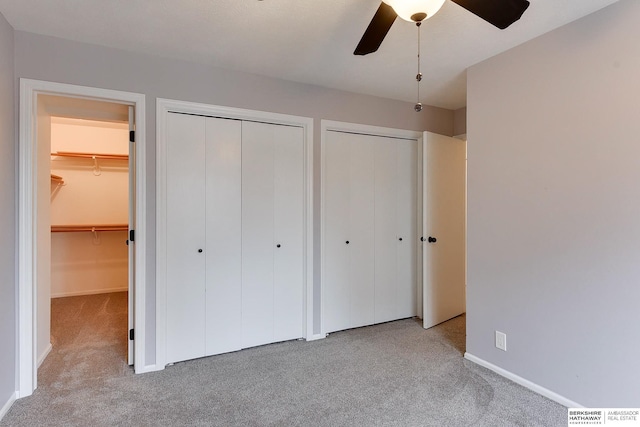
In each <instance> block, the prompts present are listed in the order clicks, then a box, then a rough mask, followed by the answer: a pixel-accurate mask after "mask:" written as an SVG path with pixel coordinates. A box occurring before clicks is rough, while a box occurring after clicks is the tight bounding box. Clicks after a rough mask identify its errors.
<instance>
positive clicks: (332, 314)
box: [322, 132, 351, 332]
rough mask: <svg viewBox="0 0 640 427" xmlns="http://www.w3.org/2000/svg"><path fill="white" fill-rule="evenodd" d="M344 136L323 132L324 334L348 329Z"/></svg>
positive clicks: (347, 173) (347, 148) (347, 191)
mask: <svg viewBox="0 0 640 427" xmlns="http://www.w3.org/2000/svg"><path fill="white" fill-rule="evenodd" d="M348 136H349V135H348V134H345V133H340V132H327V138H326V142H325V145H324V153H323V154H324V169H323V171H322V172H323V184H324V185H323V192H324V195H323V198H324V204H323V207H322V209H323V211H322V213H323V236H322V242H323V254H322V262H323V278H322V283H323V287H322V311H323V312H322V322H323V330H324V331H325V332H333V331H340V330H343V329H348V328H350V327H351V321H350V308H349V307H350V295H351V290H350V284H349V249H350V248H349V245H348V244H347V243H346V242H347V241H348V239H349V204H350V203H349V194H350V189H349V185H348V184H347V183H348V182H349V181H350V179H351V178H350V177H351V173H350V164H351V154H350V153H351V149H350V146H349V143H348V139H347V138H348Z"/></svg>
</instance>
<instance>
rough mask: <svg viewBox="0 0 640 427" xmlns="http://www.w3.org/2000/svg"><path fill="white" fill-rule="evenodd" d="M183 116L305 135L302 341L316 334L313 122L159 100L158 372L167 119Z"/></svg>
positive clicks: (162, 344)
mask: <svg viewBox="0 0 640 427" xmlns="http://www.w3.org/2000/svg"><path fill="white" fill-rule="evenodd" d="M170 112H172V113H183V114H193V115H200V116H207V117H217V118H225V119H235V120H246V121H255V122H262V123H270V124H279V125H287V126H297V127H301V128H302V129H303V134H304V155H303V156H304V160H303V162H304V165H303V166H304V172H303V173H304V179H305V182H304V199H305V200H304V230H303V234H304V237H303V238H304V243H303V247H304V254H303V264H304V265H303V268H304V285H303V287H304V289H303V295H304V296H303V300H304V301H303V323H304V325H303V338H305V339H306V340H311V339H315V338H317V337H314V335H313V119H312V118H308V117H300V116H293V115H288V114H279V113H269V112H264V111H255V110H246V109H241V108H233V107H223V106H217V105H209V104H201V103H195V102H187V101H178V100H173V99H165V98H158V99H157V100H156V141H157V143H156V307H155V308H156V348H155V351H156V369H158V370H161V369H164V367H165V363H166V322H167V319H166V304H167V300H166V298H167V283H166V277H165V274H164V271H162V267H164V266H165V265H166V259H167V235H166V227H167V205H166V203H167V200H166V192H167V144H168V140H167V131H166V129H167V117H168V114H169V113H170Z"/></svg>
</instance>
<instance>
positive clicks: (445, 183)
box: [423, 132, 466, 328]
mask: <svg viewBox="0 0 640 427" xmlns="http://www.w3.org/2000/svg"><path fill="white" fill-rule="evenodd" d="M423 170H424V173H423V188H424V199H423V234H424V235H423V238H424V241H423V266H424V268H423V325H424V327H425V328H430V327H431V326H434V325H437V324H439V323H442V322H444V321H446V320H449V319H451V318H453V317H455V316H458V315H460V314H462V313H464V312H465V268H466V266H465V224H466V220H465V210H466V208H465V203H466V202H465V198H466V142H465V141H462V140H459V139H455V138H451V137H448V136H443V135H438V134H434V133H431V132H425V133H424V150H423Z"/></svg>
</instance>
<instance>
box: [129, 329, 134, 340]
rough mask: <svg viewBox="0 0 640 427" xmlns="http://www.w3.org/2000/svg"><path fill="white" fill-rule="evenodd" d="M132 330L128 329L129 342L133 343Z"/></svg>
mask: <svg viewBox="0 0 640 427" xmlns="http://www.w3.org/2000/svg"><path fill="white" fill-rule="evenodd" d="M133 335H134V334H133V329H129V340H130V341H133Z"/></svg>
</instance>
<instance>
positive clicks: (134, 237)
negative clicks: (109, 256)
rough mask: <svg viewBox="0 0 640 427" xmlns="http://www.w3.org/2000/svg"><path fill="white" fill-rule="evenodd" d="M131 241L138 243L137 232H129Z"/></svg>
mask: <svg viewBox="0 0 640 427" xmlns="http://www.w3.org/2000/svg"><path fill="white" fill-rule="evenodd" d="M129 241H130V242H135V241H136V231H135V230H129Z"/></svg>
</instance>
